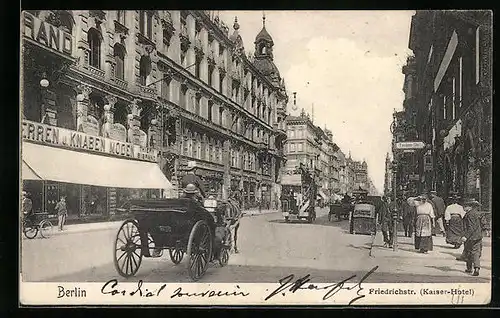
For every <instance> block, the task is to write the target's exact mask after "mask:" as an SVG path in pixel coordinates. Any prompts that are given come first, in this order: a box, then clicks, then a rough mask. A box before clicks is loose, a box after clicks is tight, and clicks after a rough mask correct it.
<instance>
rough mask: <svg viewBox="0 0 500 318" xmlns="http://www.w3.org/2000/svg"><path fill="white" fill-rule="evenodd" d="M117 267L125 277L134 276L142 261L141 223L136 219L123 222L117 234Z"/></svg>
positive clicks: (115, 258) (115, 254)
mask: <svg viewBox="0 0 500 318" xmlns="http://www.w3.org/2000/svg"><path fill="white" fill-rule="evenodd" d="M113 262H114V264H115V269H116V271H117V272H118V274H120V275H121V276H123V277H131V276H134V275H135V273H137V271H138V270H139V267H140V266H141V262H142V251H141V237H140V235H139V225H138V224H137V221H135V220H127V221H125V222H123V224H122V226H121V227H120V229H119V230H118V234H117V235H116V240H115V246H114V259H113Z"/></svg>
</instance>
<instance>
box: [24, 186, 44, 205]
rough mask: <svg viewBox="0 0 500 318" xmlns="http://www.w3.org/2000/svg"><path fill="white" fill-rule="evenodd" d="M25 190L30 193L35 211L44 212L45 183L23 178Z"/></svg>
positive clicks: (29, 196)
mask: <svg viewBox="0 0 500 318" xmlns="http://www.w3.org/2000/svg"><path fill="white" fill-rule="evenodd" d="M23 191H26V192H27V193H28V198H30V199H31V202H32V204H33V208H32V209H33V210H32V211H33V212H35V213H41V212H43V210H42V209H43V203H42V202H43V183H42V182H41V181H35V180H23Z"/></svg>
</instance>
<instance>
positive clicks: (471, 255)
mask: <svg viewBox="0 0 500 318" xmlns="http://www.w3.org/2000/svg"><path fill="white" fill-rule="evenodd" d="M480 207H481V204H480V203H479V202H477V201H476V200H469V201H467V202H466V203H465V204H464V210H465V212H466V213H465V216H464V220H463V221H464V237H463V238H462V241H463V242H464V253H463V254H464V256H465V261H466V264H467V265H466V266H467V268H466V270H465V272H466V273H469V274H470V273H472V276H479V269H480V268H481V262H480V258H481V251H482V249H483V231H484V232H488V230H489V229H488V225H487V223H486V222H485V219H484V218H483V217H482V216H481V213H480V212H479V209H480ZM473 267H474V272H473V271H472V268H473Z"/></svg>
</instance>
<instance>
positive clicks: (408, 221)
mask: <svg viewBox="0 0 500 318" xmlns="http://www.w3.org/2000/svg"><path fill="white" fill-rule="evenodd" d="M402 208H403V227H404V229H405V236H406V237H412V235H413V225H414V223H415V218H416V216H417V210H416V208H415V207H414V206H411V205H409V204H408V201H407V200H403V202H402Z"/></svg>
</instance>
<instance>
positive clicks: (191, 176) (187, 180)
mask: <svg viewBox="0 0 500 318" xmlns="http://www.w3.org/2000/svg"><path fill="white" fill-rule="evenodd" d="M195 170H196V162H195V161H189V162H188V165H187V174H186V175H185V176H184V177H182V181H181V187H182V189H186V187H187V185H188V184H193V185H195V186H196V187H197V190H198V191H199V194H200V195H201V196H202V197H205V188H204V186H203V181H201V179H200V177H198V176H197V175H196V174H195Z"/></svg>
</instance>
